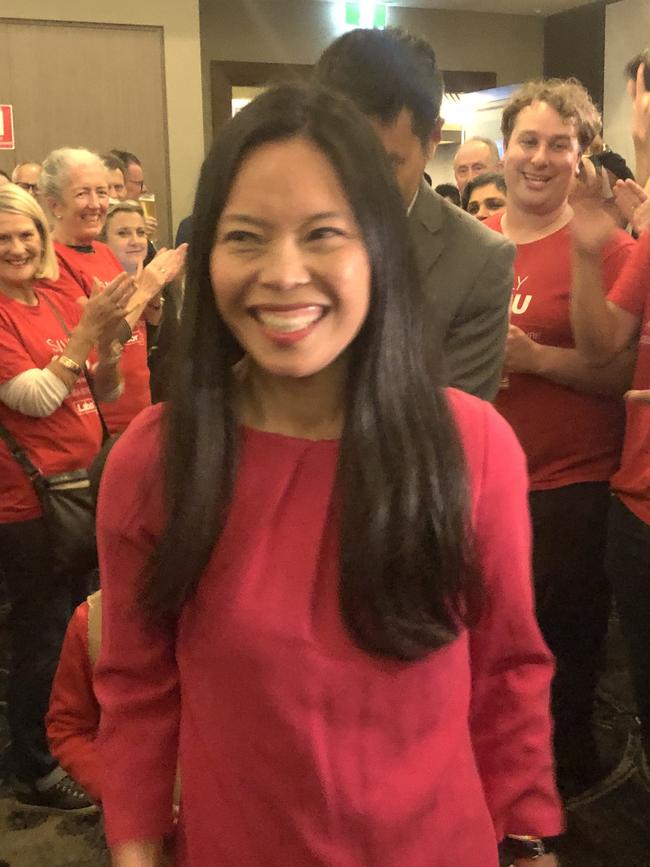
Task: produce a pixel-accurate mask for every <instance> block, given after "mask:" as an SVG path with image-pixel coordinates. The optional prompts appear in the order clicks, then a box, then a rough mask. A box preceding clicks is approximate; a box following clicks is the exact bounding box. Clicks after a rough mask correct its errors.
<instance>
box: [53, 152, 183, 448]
mask: <svg viewBox="0 0 650 867" xmlns="http://www.w3.org/2000/svg"><path fill="white" fill-rule="evenodd" d="M42 186H43V195H44V197H45V200H46V202H47V204H48V207H49V209H50V212H51V213H52V216H53V218H54V229H53V233H52V234H53V238H54V248H55V251H56V255H57V260H58V263H59V279H58V280H57V281H56V283H52V284H51V287H52V288H53V289H56V290H57V291H59V292H61V293H63V294H65V295H67V296H68V297H69V298H71V299H73V300H75V301H76V300H77V299H79V298H81V299H84V298H87V297H89V295H90V293H91V291H92V289H93V286H94V285H95V283H97V284H98V285H99V286H100V288H101V286H102V285H103V284H105V283H108V282H110V281H111V280H113V279H115V278H116V277H117V276H118V275H119V274H120V273H122V272H123V264H122V263H121V262H120V261H119V260H118V258H116V256H115V254H114V253H113V251H112V250H111V249H110V248H109V247H108V246H106V244H103V243H102V242H101V241H99V240H98V238H99V236H100V234H101V232H102V230H103V228H104V223H105V221H106V215H107V212H108V207H109V195H108V193H109V178H108V170H107V168H106V166H105V165H104V163H103V161H102V159H101V158H100V157H99V156H98V155H97V154H95V153H92V152H91V151H87V150H85V149H83V148H61V149H59V150H55V151H52V153H51V154H49V156H48V157H47V159H46V160H45V162H44V163H43V175H42ZM185 249H186V245H182V246H181V247H180V248H179V249H178V250H165V249H164V248H163V249H161V250H160V251H159V252H158V254H157V255H156V257H155V258H154V260H153V261H152V262H151V263H150V264H149V265H148V266H147V268H145V269H144V271H142V272H138V273H137V274H136V273H134V272H135V269H132V268H131V267H128V268H124V270H126V271H128V272H130V273H133V276H134V280H135V283H136V286H137V291H136V293H135V295H134V297H133V302H132V306H131V307H130V309H129V311H128V313H127V314H126V315H125V327H124V328H123V329H122V332H121V335H120V340H119V342H116V345H115V353H116V357H117V356H118V355H119V354H121V353H122V350H123V351H124V357H123V361H122V367H123V372H124V392H123V394H122V396H121V397H120V398H119V400H117V401H115V402H114V403H112V404H107V405H106V406H105V407H102V409H103V412H104V416H105V418H106V422H107V424H108V428H109V430H110V432H111V433H112V434H116V433H121V432H122V431H123V430H124V429H125V428H126V427H127V425H128V424H129V422H130V421H131V419H132V418H134V417H135V416H136V415H137V413H138V412H140V410H141V409H144V407H146V406H149V404H150V403H151V394H150V389H149V368H148V365H147V332H146V324H145V323H146V321H151V322H152V323H153V324H158V322H159V321H160V316H161V309H160V303H159V294H160V291H161V289H162V287H163V286H164V284H165V283H167V282H168V281H169V280H172V279H173V278H174V277H175V276H176V274H177V273H178V272H179V270H180V269H181V268H182V266H183V263H184V259H185ZM134 262H135V264H136V266H137V260H134V259H133V258H132V257H131V256H129V258H128V263H130V264H133V263H134ZM127 326H128V327H127Z"/></svg>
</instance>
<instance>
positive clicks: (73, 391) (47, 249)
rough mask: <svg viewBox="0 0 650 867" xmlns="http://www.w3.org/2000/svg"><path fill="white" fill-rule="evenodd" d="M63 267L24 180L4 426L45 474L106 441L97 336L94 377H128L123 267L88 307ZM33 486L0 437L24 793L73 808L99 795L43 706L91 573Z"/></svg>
mask: <svg viewBox="0 0 650 867" xmlns="http://www.w3.org/2000/svg"><path fill="white" fill-rule="evenodd" d="M57 277H58V266H57V261H56V256H55V253H54V249H53V245H52V240H51V238H50V235H49V231H48V227H47V221H46V219H45V216H44V214H43V211H42V210H41V208H40V206H39V204H38V203H37V202H36V200H35V199H34V198H33V197H32V196H30V195H29V194H28V193H26V192H25V191H24V190H22V189H20V187H18V186H16V185H15V184H7V185H5V186H4V187H2V189H0V425H1V426H2V428H3V429H4V431H5V432H7V433H8V434H9V435H10V436H11V437H13V439H14V440H16V441H17V443H18V444H19V445H20V446H21V447H22V449H23V450H24V451H25V452H26V454H27V456H28V458H29V459H30V461H31V462H32V463H33V464H34V465H35V466H36V467H37V468H38V469H39V470H40V471H41V473H43V474H44V475H51V474H53V473H62V472H66V471H69V470H76V469H83V468H86V467H88V466H89V464H90V463H91V461H92V460H93V458H94V457H95V455H96V454H97V452H98V451H99V448H100V445H101V440H102V429H101V425H100V420H99V416H98V413H97V407H96V405H95V402H94V399H93V396H92V394H91V393H90V390H89V386H88V382H87V381H86V379H85V377H84V376H83V375H82V368H83V366H84V364H85V362H86V360H87V359H88V357H89V355H90V353H91V351H92V350H93V348H94V347H96V348H97V359H96V361H97V364H96V367H95V371H94V387H95V392H96V394H97V396H98V397H100V398H102V399H104V400H110V399H111V398H113V399H114V398H115V397H117V396H118V395H119V392H120V387H121V376H120V369H119V365H118V363H117V361H118V359H117V357H116V355H115V354H114V352H113V348H112V347H113V337H114V334H115V330H116V328H117V325H118V323H119V322H120V320H121V319H122V318H123V316H124V314H125V311H126V309H127V303H128V301H129V299H130V297H131V294H132V292H133V286H132V284H131V281H130V280H129V279H128V277H127V275H124V274H123V275H120V276H119V277H117V279H116V280H114V281H112V282H111V283H109V284H108V286H107V287H106V288H105V289H104V291H103V292H101V293H100V292H99V291H98V287H97V285H96V286H95V287H94V289H93V290H92V291H91V294H90V298H89V299H88V302H87V303H86V305H85V306H84V307H83V308H82V307H81V306H80V305H78V304H76V303H74V302H73V301H70V300H68V299H67V298H65V297H64V296H62V295H60V294H59V293H56V292H53V291H51V290H50V289H47V288H44V286H43V283H42V281H43V280H44V279H47V280H56V279H57ZM51 560H52V558H51V556H50V548H49V543H48V537H47V533H46V527H45V524H44V521H43V518H42V512H41V507H40V503H39V500H38V497H37V495H36V492H35V490H34V487H33V485H32V483H31V481H30V479H29V478H28V477H27V475H26V473H25V472H24V470H23V468H22V467H21V466H20V465H19V464H18V462H17V461H16V459H15V458H14V457H13V455H12V453H11V452H10V450H9V448H8V446H7V444H6V443H5V441H4V440H0V570H1V571H2V572H3V573H4V574H5V577H6V583H7V588H8V592H9V599H10V602H11V617H10V620H9V637H10V644H11V656H12V667H11V671H10V674H9V708H8V715H9V726H10V731H11V739H12V748H11V749H12V758H13V766H14V768H13V769H14V773H15V777H16V781H17V786H16V793H17V797H18V799H19V800H20V801H21V802H23V803H26V804H29V805H32V806H40V807H47V808H48V809H58V810H70V809H78V808H87V807H90V806H91V802H90V801H89V800H88V798H87V797H86V795H85V793H84V792H83V791H82V790H81V789H79V787H78V786H77V785H76V784H75V782H74V781H73V780H71V779H70V777H68V776H67V775H66V774H65V772H64V771H63V770H62V769H61V768H60V767H59V766H58V764H57V762H56V761H55V760H54V759H53V758H52V756H51V755H50V753H49V751H48V748H47V742H46V738H45V728H44V722H43V720H44V717H45V713H46V711H47V703H48V698H49V693H50V688H51V684H52V677H53V675H54V671H55V668H56V664H57V660H58V656H59V651H60V647H61V642H62V640H63V635H64V633H65V628H66V624H67V622H68V619H69V617H70V615H71V613H72V611H73V610H74V608H75V606H76V605H77V604H78V603H79V602H80V601H82V600H83V599H84V598H85V597H86V595H87V593H88V589H89V588H88V586H87V585H88V579H87V576H86V575H83V574H80V575H70V576H68V580H67V581H62V580H61V579H60V578H59V579H56V580H55V578H54V575H53V572H52V565H51Z"/></svg>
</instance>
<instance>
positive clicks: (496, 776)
mask: <svg viewBox="0 0 650 867" xmlns="http://www.w3.org/2000/svg"><path fill="white" fill-rule="evenodd" d="M197 191H198V192H197V199H196V204H195V209H194V214H193V219H194V226H195V230H194V235H193V239H192V246H191V249H190V260H189V275H188V286H187V294H186V302H185V307H184V311H183V318H182V324H181V329H182V335H181V337H182V340H181V353H180V358H179V361H178V364H177V369H176V374H177V375H176V383H175V387H174V390H173V394H172V399H171V401H170V403H169V405H168V406H167V407H163V408H160V409H155V408H154V409H153V410H148V411H146V412H145V413H143V414H142V415H141V416H140V418H139V419H138V420H136V422H135V423H134V424H133V425H132V426H131V428H130V429H129V430H128V431H127V432H126V433H125V435H124V437H122V439H121V441H120V443H118V445H117V447H116V451H115V452H114V453H113V455H112V458H111V462H110V464H109V466H108V470H107V475H106V477H105V479H104V488H103V497H102V500H101V502H100V515H99V524H98V532H99V545H100V551H101V566H102V574H103V576H104V581H103V585H102V586H103V615H102V616H103V634H104V636H106V638H107V640H106V643H105V645H104V647H103V648H102V653H101V655H100V659H99V663H98V666H97V668H96V676H95V688H96V692H97V695H98V697H99V700H100V703H101V705H102V715H101V724H100V725H101V728H100V735H99V744H100V751H101V755H102V767H103V768H104V769H105V776H104V779H103V781H102V791H103V802H102V803H103V807H104V813H105V818H106V829H107V835H108V839H109V843H110V845H111V847H112V849H113V863H114V865H115V867H133V865H140V867H142V865H146V867H158V865H159V864H162V863H163V862H162V860H161V858H162V850H163V838H164V837H165V835H167V834H168V833H169V832H170V831H171V823H170V816H171V804H172V790H173V782H174V771H175V758H176V753H177V751H178V745H179V744H180V767H181V777H182V780H183V799H182V807H181V813H180V818H179V830H178V834H177V837H176V840H177V846H176V852H175V861H174V863H175V864H176V865H177V867H195V865H196V867H203V865H207V864H216V863H218V864H219V865H221V867H241V865H243V864H246V865H250V867H284V865H287V864H292V865H293V864H300V865H313V867H318V865H321V867H326V865H331V864H334V863H336V864H345V865H358V864H373V865H374V867H449V865H450V864H452V863H453V864H454V865H455V867H475V865H476V864H477V863H478V862H479V861H480V864H481V867H497V863H498V855H497V841H498V839H500V838H501V837H502V836H503V835H504V834H506V833H507V832H508V831H509V830H510V831H512V832H513V833H514V832H516V831H517V830H519V831H521V829H525V830H526V831H527V832H530V833H532V834H536V835H543V834H548V835H551V834H555V833H557V832H558V831H559V830H560V827H561V817H560V813H559V808H558V802H557V796H556V793H555V791H554V788H553V779H552V761H551V755H550V751H549V740H550V731H549V720H548V707H547V697H548V685H549V680H550V676H551V661H550V657H549V654H548V652H547V650H546V648H545V647H544V645H543V643H542V641H541V639H540V636H539V633H538V630H537V627H536V625H535V622H534V617H533V611H532V595H531V585H530V573H529V564H528V557H529V549H528V529H527V522H526V517H525V516H526V512H525V487H526V478H525V468H524V462H523V458H522V455H521V453H520V451H519V448H518V446H517V444H516V442H515V440H514V437H513V435H512V433H511V432H510V431H509V429H508V428H507V426H505V425H504V424H503V423H502V422H501V421H500V420H499V418H498V416H497V414H496V413H495V412H494V411H493V409H492V408H491V407H490V406H489V405H488V404H487V403H484V402H483V401H480V400H477V399H475V398H472V397H470V396H469V395H464V394H462V393H460V392H455V391H444V390H442V389H440V388H437V387H436V382H437V381H439V376H440V374H439V371H438V370H437V367H436V364H435V363H434V361H433V360H432V358H431V357H430V356H429V354H428V353H427V351H426V349H425V335H424V327H423V322H424V317H423V316H422V315H421V311H420V306H419V305H420V303H421V300H422V293H421V291H420V288H419V283H418V278H417V269H416V266H415V262H414V258H413V252H412V250H411V246H410V241H409V234H408V224H407V221H406V214H405V208H404V203H403V200H402V199H401V197H400V192H399V189H398V187H397V185H396V183H395V180H394V176H393V172H392V171H391V168H390V165H389V162H388V160H387V158H386V155H385V152H384V149H383V148H382V145H381V142H380V141H379V139H378V138H377V137H376V136H375V134H374V132H373V130H372V127H371V126H370V124H369V123H368V122H367V121H366V120H365V119H364V118H363V117H362V116H361V115H360V114H359V113H358V112H357V111H356V109H354V108H353V106H352V105H351V103H349V102H348V101H346V100H345V99H344V98H342V97H337V96H334V95H332V94H330V93H328V92H327V91H323V90H305V89H301V88H297V87H294V86H284V87H278V88H275V89H271V90H269V91H267V92H266V93H265V94H263V95H262V96H260V97H258V98H257V99H256V100H254V101H253V102H251V103H250V104H249V105H248V106H247V107H245V108H244V109H242V111H240V112H239V113H238V114H237V115H236V116H235V118H234V119H233V120H232V121H231V122H230V123H229V124H228V125H227V126H226V127H225V128H224V129H223V131H222V133H221V135H220V137H219V138H218V140H217V141H216V143H215V146H214V148H213V150H212V152H211V153H210V155H209V156H208V158H207V160H206V162H205V164H204V166H203V169H202V172H201V177H200V180H199V184H198V187H197ZM134 472H135V473H137V474H138V476H139V478H140V479H141V480H142V482H143V483H142V484H140V485H126V486H125V485H124V478H125V474H127V473H128V474H130V475H132V474H133V473H134ZM484 602H485V603H487V604H485V606H484V604H483V603H484ZM181 694H182V696H183V699H182V701H181V700H180V696H181ZM504 793H506V794H505V797H504ZM269 805H272V808H271V807H270V806H269ZM251 828H254V829H255V833H253V834H252V833H251V832H250V829H251ZM143 841H144V842H143ZM539 845H540V846H541V843H540V844H539ZM477 853H478V854H477ZM549 857H551V856H549ZM477 859H478V860H477ZM542 863H543V862H542ZM546 863H547V864H549V865H550V864H552V863H553V861H552V860H551V861H550V862H549V861H547V862H546Z"/></svg>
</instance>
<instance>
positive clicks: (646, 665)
mask: <svg viewBox="0 0 650 867" xmlns="http://www.w3.org/2000/svg"><path fill="white" fill-rule="evenodd" d="M606 563H607V571H608V573H609V576H610V578H611V581H612V585H613V587H614V594H615V597H616V605H617V608H618V613H619V617H620V620H621V629H622V631H623V636H624V638H625V641H626V644H627V648H628V654H629V665H630V671H631V674H632V681H633V683H634V691H635V693H636V702H637V706H638V709H639V717H640V718H641V736H642V738H643V746H644V749H645V754H646V756H647V757H648V759H649V760H650V525H648V524H646V523H645V522H644V521H642V520H641V519H640V518H637V516H636V515H635V514H634V513H633V512H631V511H630V510H629V509H628V508H627V506H625V505H624V504H623V503H622V502H621V501H620V500H619V499H618V497H612V503H611V509H610V519H609V533H608V538H607V560H606Z"/></svg>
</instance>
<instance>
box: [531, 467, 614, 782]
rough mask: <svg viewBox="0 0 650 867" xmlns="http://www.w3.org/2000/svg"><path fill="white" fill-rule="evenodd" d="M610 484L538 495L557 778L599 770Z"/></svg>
mask: <svg viewBox="0 0 650 867" xmlns="http://www.w3.org/2000/svg"><path fill="white" fill-rule="evenodd" d="M609 499H610V495H609V486H608V484H607V483H606V482H583V483H580V484H575V485H567V486H565V487H562V488H556V489H554V490H549V491H533V492H532V493H531V494H530V508H531V515H532V521H533V572H534V578H535V593H536V605H537V618H538V621H539V624H540V628H541V630H542V633H543V635H544V638H545V640H546V642H547V644H548V646H549V648H550V650H551V651H552V653H553V654H554V655H555V658H556V674H555V678H554V681H553V686H552V711H553V718H554V722H555V754H556V759H557V764H558V775H559V777H560V779H562V776H563V774H567V775H570V776H574V775H580V776H584V775H585V774H588V773H590V772H592V773H593V772H594V770H595V767H594V765H595V764H596V761H595V760H596V758H597V752H596V745H595V739H594V734H593V729H592V713H593V704H594V693H595V689H596V684H597V682H598V678H599V674H600V670H601V665H602V660H603V651H604V643H605V637H606V634H607V623H608V618H609V611H610V604H611V593H610V588H609V582H608V580H607V576H606V572H605V567H604V560H605V545H606V535H607V513H608V508H609Z"/></svg>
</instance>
